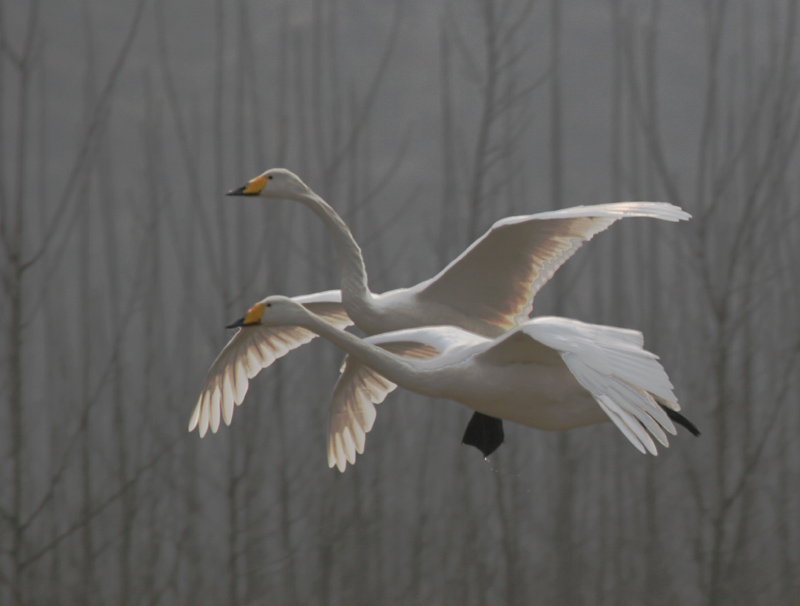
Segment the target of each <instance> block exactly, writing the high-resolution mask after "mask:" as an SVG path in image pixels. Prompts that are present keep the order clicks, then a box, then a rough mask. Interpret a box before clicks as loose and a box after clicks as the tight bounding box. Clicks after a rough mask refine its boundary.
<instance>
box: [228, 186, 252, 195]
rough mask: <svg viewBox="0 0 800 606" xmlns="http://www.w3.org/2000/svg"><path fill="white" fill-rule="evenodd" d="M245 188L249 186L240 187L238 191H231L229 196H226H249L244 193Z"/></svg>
mask: <svg viewBox="0 0 800 606" xmlns="http://www.w3.org/2000/svg"><path fill="white" fill-rule="evenodd" d="M245 187H247V186H246V185H243V186H242V187H238V188H236V189H232V190H231V191H229V192H228V193H227V194H225V195H226V196H246V195H247V194H246V193H244V188H245Z"/></svg>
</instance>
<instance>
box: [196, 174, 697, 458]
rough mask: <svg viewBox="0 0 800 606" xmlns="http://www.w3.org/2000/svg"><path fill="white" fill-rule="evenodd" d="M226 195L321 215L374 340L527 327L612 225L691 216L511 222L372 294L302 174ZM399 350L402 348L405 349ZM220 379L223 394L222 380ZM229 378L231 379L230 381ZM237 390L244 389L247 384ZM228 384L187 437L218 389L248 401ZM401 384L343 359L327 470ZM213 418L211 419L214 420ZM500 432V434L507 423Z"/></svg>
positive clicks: (630, 212) (569, 216)
mask: <svg viewBox="0 0 800 606" xmlns="http://www.w3.org/2000/svg"><path fill="white" fill-rule="evenodd" d="M229 195H233V196H251V197H261V198H280V199H290V200H294V201H297V202H300V203H302V204H304V205H305V206H307V207H308V208H310V209H311V210H312V211H313V212H314V213H315V214H316V215H317V216H319V217H320V219H321V220H322V221H323V222H324V223H325V225H326V227H327V229H328V231H329V233H330V235H331V237H332V238H333V244H334V248H335V250H336V254H337V258H338V261H339V277H340V284H341V299H340V305H341V309H340V310H338V311H337V313H339V311H341V312H342V313H344V314H346V315H347V316H349V318H350V319H352V322H354V323H355V324H356V326H358V327H359V328H360V329H361V330H363V331H364V332H365V333H366V334H367V335H377V334H381V333H386V332H393V331H398V330H404V329H412V328H417V327H427V326H438V325H452V326H457V327H460V328H462V329H465V330H467V331H469V332H472V333H476V334H477V335H482V336H484V337H488V338H494V337H498V336H500V335H502V334H504V333H506V332H507V331H508V330H510V329H512V328H514V327H515V326H518V325H521V324H522V323H524V322H525V321H526V320H527V318H528V316H529V315H530V314H531V312H532V310H533V299H534V297H535V295H536V293H537V292H538V291H539V289H540V288H541V287H542V286H543V285H544V284H545V283H546V282H547V281H548V280H549V279H550V278H551V277H552V275H553V274H554V273H555V271H556V270H557V269H558V268H559V267H560V266H561V265H562V264H563V263H564V262H565V261H566V260H567V259H569V258H570V257H571V256H572V255H573V254H574V253H575V252H576V251H577V250H578V249H579V248H580V246H581V245H582V244H583V243H584V242H587V241H588V240H590V239H591V238H592V237H594V235H595V234H597V233H599V232H601V231H603V230H605V229H607V228H608V227H609V226H610V225H611V224H613V223H614V222H616V221H618V220H619V219H621V218H624V217H650V218H655V219H661V220H665V221H680V220H685V219H688V218H690V215H689V214H688V213H686V212H684V211H683V210H681V209H680V208H678V207H676V206H673V205H672V204H667V203H661V202H619V203H612V204H599V205H594V206H578V207H574V208H567V209H563V210H558V211H549V212H543V213H538V214H534V215H524V216H517V217H509V218H506V219H503V220H500V221H498V222H496V223H495V224H494V225H493V226H492V227H491V229H489V230H488V231H487V232H486V233H485V234H484V235H483V236H482V237H481V238H479V239H478V240H476V241H475V242H474V243H473V244H472V245H471V246H470V247H469V248H467V249H466V250H465V251H464V252H463V253H462V254H461V255H459V256H458V258H456V259H455V260H454V261H452V262H451V263H450V264H449V265H448V266H447V267H445V268H444V269H443V270H442V271H441V272H439V273H438V274H437V275H435V276H434V277H433V278H431V279H429V280H426V281H424V282H421V283H419V284H417V285H416V286H412V287H410V288H400V289H397V290H392V291H389V292H386V293H383V294H375V293H372V292H371V291H370V290H369V286H368V283H367V273H366V268H365V266H364V261H363V258H362V255H361V249H360V248H359V246H358V244H357V243H356V241H355V239H354V238H353V236H352V234H351V232H350V230H349V228H348V227H347V225H346V224H345V223H344V221H343V220H342V219H341V217H339V215H338V214H337V213H336V212H335V211H334V210H333V209H332V208H331V207H330V206H329V205H328V204H327V203H326V202H325V201H324V200H323V199H322V198H321V197H319V196H318V195H317V194H316V193H314V192H313V191H312V190H311V189H310V188H309V187H308V186H307V185H306V184H305V183H303V181H302V180H300V178H299V177H297V175H295V174H294V173H292V172H291V171H288V170H286V169H282V168H275V169H271V170H268V171H266V172H265V173H263V174H261V175H259V176H258V177H256V178H254V179H252V180H250V181H249V182H248V183H247V184H246V185H245V186H243V187H241V188H239V189H236V190H233V191H231V192H229ZM314 296H316V295H309V297H312V298H313V297H314ZM299 302H300V303H301V304H302V303H303V301H299ZM308 309H309V310H310V311H312V313H313V312H316V310H315V309H313V308H312V307H308ZM329 313H332V312H330V311H329ZM340 316H341V314H340ZM340 326H341V325H340ZM341 327H343V326H341ZM284 330H289V329H288V328H285V329H284ZM237 336H238V335H237ZM306 336H307V337H308V339H307V340H310V339H311V338H313V336H311V335H306ZM234 341H237V338H236V337H234V338H233V339H232V341H231V343H229V344H228V346H227V347H226V350H232V349H236V347H242V348H245V349H246V347H247V346H249V347H250V350H252V351H256V350H257V349H258V347H257V346H255V345H253V344H252V343H250V344H248V343H246V342H245V341H244V340H243V339H242V338H240V340H239V341H240V342H237V343H234ZM304 342H306V341H304ZM300 344H302V343H299V342H297V344H296V345H294V347H297V346H299V345H300ZM294 347H287V348H280V350H274V348H273V350H274V351H272V353H270V354H269V355H267V356H266V358H265V359H268V360H269V363H271V362H272V360H274V359H275V358H277V357H280V355H284V354H285V353H288V351H290V349H293V348H294ZM390 347H391V346H390ZM245 349H243V350H242V351H245ZM395 349H397V346H395ZM402 349H403V348H402V347H401V348H400V350H402ZM250 350H248V351H250ZM400 350H397V353H398V354H399V355H406V354H408V353H409V352H412V353H413V352H414V351H416V350H415V348H413V347H411V348H409V349H407V350H405V352H404V351H400ZM223 353H225V351H223ZM253 355H255V354H253ZM221 356H222V354H221ZM229 358H230V352H229V354H228V355H226V356H225V359H226V360H227V359H229ZM215 367H217V368H215ZM219 367H220V365H218V364H217V362H215V363H214V366H212V369H211V370H210V371H209V376H210V375H212V374H215V372H216V370H218V368H219ZM222 367H224V368H227V369H228V373H229V374H230V373H235V372H237V371H236V368H235V365H234V366H231V365H230V364H228V365H227V366H222ZM220 380H221V381H222V387H224V384H225V379H224V378H223V379H220ZM227 381H228V382H231V377H229V378H228V379H227ZM236 383H237V384H242V381H237V382H236ZM222 387H220V386H216V385H211V388H212V392H209V389H208V388H206V387H205V386H204V388H203V390H202V391H201V395H200V398H199V399H198V402H197V406H196V408H195V412H194V414H193V415H192V422H191V423H190V426H189V429H190V431H191V430H193V429H194V428H195V427H196V426H198V421H199V420H200V419H201V417H203V415H204V414H205V413H204V412H203V410H202V409H203V407H208V406H209V405H210V404H211V402H212V398H214V397H217V396H214V395H213V393H214V392H213V389H217V388H218V390H219V392H220V396H219V397H221V398H222V399H223V400H224V401H225V402H226V403H227V402H228V400H231V397H230V396H231V395H233V396H235V397H233V399H232V401H235V403H237V404H238V403H240V402H241V400H240V398H239V396H241V397H242V398H243V397H244V396H243V394H240V393H239V392H235V393H234V392H232V391H229V390H225V389H223V388H222ZM394 387H395V385H394V384H393V382H391V381H389V380H387V379H386V378H385V377H381V376H380V375H379V374H378V373H377V372H375V371H374V370H373V369H371V368H369V367H364V366H362V365H361V363H360V361H359V360H347V361H346V363H345V365H344V366H343V373H342V375H341V377H340V379H339V382H338V383H337V386H336V388H335V389H334V394H333V397H332V400H331V407H330V415H329V431H328V437H329V439H328V464H329V465H330V466H331V467H333V466H334V465H336V466H337V467H339V469H342V470H343V469H344V465H346V460H343V459H341V458H340V457H338V455H337V452H336V449H335V448H334V443H335V442H336V440H337V439H341V436H342V434H343V432H345V431H348V432H349V433H351V434H355V433H358V434H359V435H360V434H361V433H366V432H368V431H369V430H370V429H371V428H372V422H374V419H375V410H374V405H375V404H377V403H379V402H381V401H382V400H383V399H384V398H385V396H386V394H387V393H389V392H390V391H391V390H392V389H394ZM223 409H225V410H227V409H229V410H231V411H232V410H233V404H232V403H227V404H226V405H225V406H223ZM476 410H478V409H476ZM211 419H212V421H213V417H212V418H211ZM224 420H225V421H226V423H229V422H230V417H229V416H228V415H225V416H224ZM475 420H481V419H478V418H477V416H476V417H475V418H474V419H473V421H475ZM199 427H200V434H201V436H202V435H204V434H205V431H206V429H207V426H205V425H203V424H202V423H200V424H199ZM217 427H218V424H217V425H215V424H214V423H212V424H211V429H212V431H216V429H217ZM500 431H501V432H502V426H500ZM501 436H502V433H501ZM465 441H466V436H465ZM501 441H502V437H500V438H499V441H497V440H495V441H493V442H492V444H490V445H488V447H481V446H479V447H480V448H481V450H482V451H483V452H484V454H488V453H489V452H491V450H493V449H494V448H496V447H497V446H499V444H500V442H501ZM360 442H363V440H360ZM470 443H471V444H473V445H477V444H475V443H474V442H470ZM359 452H361V451H359Z"/></svg>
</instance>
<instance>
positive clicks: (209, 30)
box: [0, 0, 800, 606]
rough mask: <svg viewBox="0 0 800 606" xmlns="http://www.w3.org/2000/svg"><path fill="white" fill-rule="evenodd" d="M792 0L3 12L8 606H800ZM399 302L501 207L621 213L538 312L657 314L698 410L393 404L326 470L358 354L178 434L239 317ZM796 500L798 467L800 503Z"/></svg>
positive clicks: (615, 317)
mask: <svg viewBox="0 0 800 606" xmlns="http://www.w3.org/2000/svg"><path fill="white" fill-rule="evenodd" d="M797 37H798V3H797V1H796V0H788V1H787V0H768V1H764V0H758V1H756V0H743V1H740V2H731V1H726V0H703V1H700V2H696V1H691V0H682V1H673V2H665V1H662V0H644V1H641V0H602V1H590V0H581V1H578V2H570V3H565V2H559V1H558V0H465V1H463V2H455V1H449V0H438V1H433V2H431V1H428V0H406V1H402V0H396V1H395V2H367V1H365V0H360V1H359V0H329V1H324V0H303V1H298V2H287V1H271V0H229V1H223V0H208V1H207V2H197V1H192V0H126V1H123V0H81V1H80V2H78V1H72V2H53V1H47V0H27V1H25V2H9V1H7V0H0V146H1V148H0V280H2V284H1V285H0V377H2V378H1V379H0V415H2V416H0V418H1V419H2V423H0V603H2V604H9V605H12V606H27V605H33V604H48V605H59V604H65V605H66V604H69V605H71V604H87V605H92V604H97V605H101V604H120V605H134V604H148V605H151V604H170V605H172V604H176V605H179V604H187V605H189V604H191V605H192V606H195V605H205V604H209V605H210V604H227V605H230V606H239V605H241V606H244V605H247V604H328V605H336V604H348V605H349V604H364V605H368V604H369V605H371V604H453V605H463V604H466V605H478V604H511V605H527V604H559V605H570V604H592V605H619V604H654V605H658V604H664V605H666V604H709V605H740V604H741V605H751V604H755V603H760V604H790V603H797V602H796V601H795V600H796V599H797V596H798V595H800V575H799V574H798V570H800V441H798V439H797V435H798V431H800V408H799V407H798V397H797V393H798V388H800V359H799V358H798V354H799V353H800V314H799V313H798V309H800V280H798V276H799V275H800V274H799V273H798V269H797V265H795V264H796V263H797V262H798V259H800V224H799V221H800V216H799V215H800V204H799V203H798V202H799V200H798V195H799V194H800V192H799V190H798V186H799V185H800V184H799V183H798V175H800V171H799V170H798V169H799V168H800V158H798V147H799V144H798V134H799V133H800V61H798V59H799V58H800V54H799V53H798V40H797ZM274 166H285V167H287V168H289V169H291V170H293V171H295V172H296V173H297V174H299V175H300V176H301V177H302V178H303V179H304V180H305V181H306V182H307V183H308V184H309V185H310V186H311V187H312V188H313V189H314V190H315V191H317V192H318V193H319V194H320V195H322V196H323V197H324V198H325V199H326V200H328V201H329V202H330V203H331V205H332V206H333V207H334V208H336V210H337V211H338V212H339V213H340V214H341V215H342V216H343V217H344V218H345V220H346V221H347V222H348V224H349V225H350V226H351V229H352V230H353V232H354V234H355V236H356V239H357V240H359V242H360V244H361V245H362V248H363V250H364V255H365V258H366V261H367V268H368V270H369V272H370V278H371V283H370V286H371V287H372V289H373V290H374V291H376V292H381V291H383V290H387V289H391V288H397V287H400V286H408V285H411V284H414V283H416V282H418V281H420V280H423V279H426V278H428V277H430V276H432V275H433V274H434V273H435V272H436V271H438V270H439V269H440V268H442V267H443V266H444V265H445V264H446V263H447V262H448V261H449V260H451V259H452V258H454V257H455V256H456V255H457V254H458V253H459V252H460V251H461V250H463V249H464V247H465V246H466V245H468V244H469V243H470V242H471V241H472V240H473V239H474V238H475V237H476V236H478V235H480V234H481V233H482V232H483V231H484V230H485V229H487V228H488V227H489V226H490V225H491V224H492V223H493V222H494V221H495V220H497V219H499V218H502V217H505V216H508V215H512V214H527V213H533V212H539V211H544V210H549V209H552V208H562V207H568V206H576V205H579V204H594V203H602V202H611V201H620V200H661V201H668V202H672V203H674V204H678V205H680V206H682V207H683V208H684V209H686V210H687V211H689V212H690V213H692V214H693V216H694V218H693V220H692V221H691V222H689V223H686V224H680V225H675V224H663V223H661V222H657V221H648V220H643V219H629V220H626V221H623V222H621V223H620V224H617V225H615V226H614V227H613V228H611V229H610V230H609V231H608V232H607V233H604V234H602V235H600V236H598V238H597V239H596V240H595V241H593V242H591V243H590V244H589V245H587V246H586V247H585V248H584V250H583V251H581V252H579V253H578V254H577V255H576V256H575V257H574V258H573V259H572V260H571V261H570V262H569V263H568V264H567V265H566V266H565V268H564V269H562V270H561V271H560V272H559V274H558V275H557V276H556V278H555V279H554V280H553V281H552V284H550V285H549V286H548V287H546V288H545V289H544V291H543V292H542V293H541V294H540V295H539V297H538V298H537V303H536V306H535V309H534V313H535V314H536V315H544V314H560V315H565V316H568V317H573V318H578V319H582V320H586V321H593V322H599V323H606V324H612V325H616V326H624V327H629V328H636V329H639V330H641V331H643V332H644V334H645V340H646V346H647V348H648V349H650V350H652V351H655V352H656V353H658V354H659V355H660V356H661V358H662V362H663V364H664V366H665V368H666V369H667V371H668V373H669V375H670V377H671V378H672V381H673V383H674V384H675V386H676V393H677V394H678V396H679V398H680V399H681V402H682V404H683V409H684V412H685V414H686V415H687V416H688V417H689V418H690V419H692V420H693V421H694V422H695V423H696V424H697V425H698V426H699V427H700V429H701V430H702V431H703V435H702V436H701V437H700V438H699V439H695V438H694V437H692V436H691V435H689V434H688V433H686V432H682V433H681V434H680V435H678V436H677V437H676V438H674V439H672V440H671V446H670V448H669V449H667V450H662V451H661V452H660V454H659V456H658V457H649V456H642V455H641V454H639V453H638V452H637V451H636V450H635V449H634V448H633V447H632V446H631V445H630V444H629V443H628V442H627V440H625V438H624V437H623V436H622V435H620V433H619V431H618V430H617V429H616V428H614V426H613V425H611V424H604V425H602V426H596V427H592V428H585V429H580V430H575V431H572V432H569V433H564V434H551V433H546V432H539V431H534V430H531V429H527V428H523V427H519V426H513V425H512V424H510V423H506V444H504V445H503V446H502V448H501V449H500V450H499V451H498V452H497V453H496V454H495V455H493V456H492V457H491V458H490V460H488V461H484V460H483V459H482V457H481V456H480V453H479V452H478V451H477V450H475V449H473V448H468V447H465V446H462V445H461V443H460V441H461V436H462V433H463V430H464V427H465V426H466V423H467V421H468V419H469V417H470V414H471V412H470V411H468V410H466V409H465V408H463V407H461V406H459V405H456V404H454V403H452V402H442V401H431V400H428V399H426V398H422V397H420V396H417V395H415V394H411V393H408V392H403V390H398V391H397V392H395V393H393V394H392V395H391V396H390V397H389V398H388V399H387V401H386V402H385V403H383V404H382V405H381V406H380V407H379V408H378V419H377V422H376V425H375V428H374V429H373V431H372V433H371V434H370V436H369V439H368V441H367V448H366V452H365V454H364V455H363V456H360V457H359V459H358V461H357V463H356V465H355V466H353V467H349V468H348V469H347V472H346V473H345V474H340V473H339V472H338V471H336V470H330V469H328V467H327V464H326V449H325V436H326V423H327V404H328V401H329V395H330V393H331V390H332V388H333V384H334V380H335V378H336V376H337V369H338V365H339V362H340V360H341V355H340V353H339V352H338V351H337V350H336V349H335V348H334V347H332V346H330V345H329V344H328V343H325V342H322V340H317V341H314V342H313V343H312V344H311V345H309V346H306V347H304V348H303V349H302V350H300V351H297V352H294V353H292V354H291V355H289V356H287V357H286V358H284V359H282V360H281V361H280V362H278V363H276V364H274V365H273V366H272V367H271V368H270V369H268V370H267V371H265V372H263V373H262V374H261V375H260V376H259V377H258V379H257V380H256V381H254V382H253V384H252V385H251V390H250V393H249V394H248V396H247V399H246V401H245V403H244V405H243V406H242V407H241V408H240V409H239V410H238V411H237V412H236V415H235V417H234V420H233V424H232V426H231V427H223V428H222V429H221V430H220V432H219V433H217V434H216V435H210V436H207V437H206V438H204V439H203V440H200V439H199V438H198V436H197V434H196V433H193V434H188V433H187V431H186V427H187V423H188V420H189V415H190V413H191V411H192V408H193V406H194V403H195V399H196V397H197V394H198V390H199V388H200V385H201V383H202V380H203V377H204V374H205V372H206V370H207V368H208V367H209V365H210V364H211V362H212V360H213V359H214V357H215V356H216V354H217V352H218V351H219V350H220V348H221V347H222V346H223V345H224V344H225V342H226V339H227V338H228V337H229V334H227V333H226V331H225V329H224V326H225V325H226V324H228V323H229V322H231V321H233V320H235V319H236V318H239V317H241V315H242V314H243V312H244V311H245V310H246V309H247V307H249V305H250V304H252V303H253V302H255V301H256V300H258V299H260V298H262V297H264V296H266V295H268V294H287V295H295V294H302V293H306V292H315V291H319V290H323V289H329V288H337V287H338V284H337V282H336V280H337V273H336V271H335V259H334V258H333V253H332V247H331V243H330V238H329V236H328V234H327V233H326V232H325V231H324V228H323V225H322V223H321V222H320V221H319V220H318V219H317V218H316V217H314V216H313V214H312V213H310V212H308V211H307V209H304V208H301V207H300V205H297V204H294V203H291V202H285V201H267V200H242V199H234V198H225V197H224V196H223V194H224V192H226V191H228V190H229V189H231V188H234V187H239V186H241V185H242V184H244V183H245V182H246V180H248V179H250V178H251V177H253V176H255V175H256V174H258V173H260V172H261V171H263V170H265V169H267V168H270V167H274ZM793 487H794V488H793Z"/></svg>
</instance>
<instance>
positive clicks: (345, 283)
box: [299, 190, 371, 309]
mask: <svg viewBox="0 0 800 606" xmlns="http://www.w3.org/2000/svg"><path fill="white" fill-rule="evenodd" d="M299 201H300V202H302V203H304V204H305V205H306V206H308V207H309V208H310V209H311V210H312V211H313V212H314V214H316V215H317V216H318V217H319V218H320V219H322V221H323V223H325V226H326V227H327V228H328V232H329V233H330V234H331V237H332V238H333V247H334V249H335V251H336V257H337V259H338V261H339V280H340V283H341V289H342V302H343V303H344V306H345V308H346V309H347V308H348V306H351V307H352V306H354V305H358V304H360V303H362V302H364V301H367V300H369V299H371V296H370V292H369V286H368V285H367V270H366V267H365V266H364V258H363V256H362V255H361V248H360V247H359V246H358V243H357V242H356V241H355V238H353V234H352V233H351V232H350V228H349V227H347V224H346V223H345V222H344V221H343V220H342V218H341V217H340V216H339V215H338V214H337V213H336V211H335V210H333V208H331V206H330V205H329V204H328V203H327V202H325V200H323V199H322V198H320V197H319V196H318V195H317V194H315V193H314V192H312V191H310V190H309V193H308V194H307V195H306V196H304V197H303V198H299Z"/></svg>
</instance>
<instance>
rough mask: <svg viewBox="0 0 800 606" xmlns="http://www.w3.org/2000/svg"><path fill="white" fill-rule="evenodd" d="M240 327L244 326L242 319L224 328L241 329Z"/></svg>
mask: <svg viewBox="0 0 800 606" xmlns="http://www.w3.org/2000/svg"><path fill="white" fill-rule="evenodd" d="M242 326H244V318H241V319H240V320H236V322H234V323H233V324H228V325H227V326H226V327H225V328H241V327H242Z"/></svg>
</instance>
